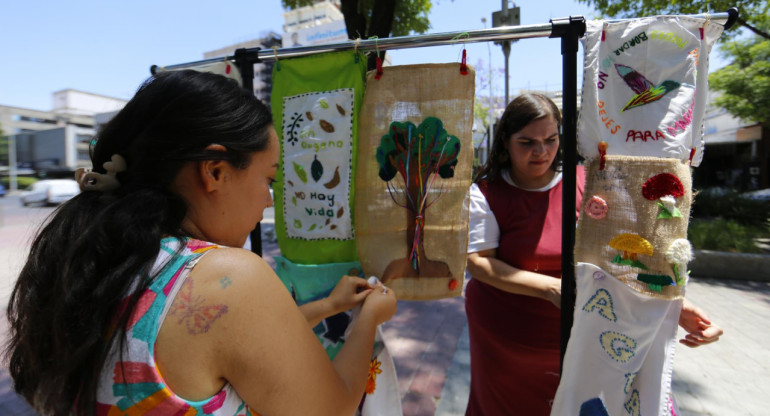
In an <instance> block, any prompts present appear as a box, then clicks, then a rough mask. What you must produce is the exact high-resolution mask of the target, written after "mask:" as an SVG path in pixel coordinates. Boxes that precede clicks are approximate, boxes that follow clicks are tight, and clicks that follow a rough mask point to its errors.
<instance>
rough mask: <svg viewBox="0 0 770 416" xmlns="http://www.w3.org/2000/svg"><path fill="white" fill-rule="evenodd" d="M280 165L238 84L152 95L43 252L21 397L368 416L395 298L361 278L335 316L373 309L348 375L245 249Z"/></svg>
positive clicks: (98, 147)
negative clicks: (368, 391)
mask: <svg viewBox="0 0 770 416" xmlns="http://www.w3.org/2000/svg"><path fill="white" fill-rule="evenodd" d="M278 157H279V143H278V139H277V137H276V134H275V131H274V130H273V127H272V119H271V116H270V113H269V111H268V109H267V108H266V107H265V106H264V105H263V104H262V103H261V102H260V101H259V100H257V99H256V98H255V97H254V96H253V95H251V94H250V93H249V92H246V91H244V90H242V89H241V88H240V87H239V86H238V85H237V83H235V82H234V81H231V80H227V79H225V78H224V77H222V76H219V75H213V74H206V73H198V72H193V71H179V72H167V73H161V74H158V75H156V76H154V77H152V78H150V79H149V80H148V81H147V82H145V83H144V84H143V85H142V86H141V87H140V89H139V91H138V92H137V93H136V95H135V96H134V98H133V99H131V101H130V102H129V103H128V104H127V105H126V106H125V108H124V109H123V110H121V111H120V112H119V113H118V114H117V115H116V116H115V117H114V119H113V120H111V121H110V122H109V123H108V124H107V125H106V126H105V127H104V128H103V129H102V130H101V131H100V133H99V134H98V137H97V140H96V144H95V146H94V147H93V149H92V156H91V160H92V162H93V167H94V170H93V172H79V173H78V175H77V176H78V180H79V182H80V184H81V189H82V190H83V191H82V192H81V193H80V195H78V196H76V197H75V198H73V199H72V200H70V201H69V202H67V203H65V204H63V205H62V206H61V207H60V208H59V209H58V210H57V211H56V212H55V213H54V215H53V216H52V217H51V218H50V220H49V221H48V222H47V224H46V225H45V226H44V228H42V230H41V231H40V232H39V234H38V235H37V236H36V238H35V240H34V242H33V245H32V248H31V251H30V254H29V257H28V259H27V262H26V264H25V266H24V268H23V270H22V272H21V274H20V276H19V279H18V281H17V283H16V287H15V289H14V291H13V295H12V298H11V301H10V304H9V305H8V318H9V320H10V323H11V339H10V342H9V344H8V346H7V353H8V359H9V370H10V373H11V376H12V377H13V379H14V382H15V388H16V391H17V392H19V393H20V394H22V395H23V396H24V397H25V398H26V399H27V400H28V401H29V402H30V403H32V404H33V406H34V407H35V408H37V409H38V410H39V411H41V412H42V413H45V414H52V415H70V414H75V415H112V414H120V415H123V414H144V413H150V412H152V413H153V414H168V415H182V414H185V415H187V414H204V413H205V414H216V415H220V414H222V415H224V414H227V415H235V414H238V415H242V414H243V415H245V414H256V413H262V414H325V415H339V414H352V413H353V412H354V410H355V409H356V407H357V405H358V404H359V402H360V400H361V397H362V395H363V393H364V387H365V384H366V379H367V373H368V364H369V359H370V354H371V351H372V346H373V339H374V333H375V328H376V326H377V325H378V324H380V323H382V322H383V321H385V320H387V319H389V318H390V317H391V316H392V315H393V313H395V303H396V302H395V297H394V296H393V292H392V291H389V290H385V289H384V288H380V287H377V288H370V287H362V286H363V285H362V284H361V283H360V282H359V281H356V280H353V279H352V278H351V279H348V280H347V281H348V282H349V286H348V288H349V293H348V294H346V296H347V297H343V299H344V300H345V302H347V304H340V301H339V299H338V300H337V301H335V302H330V304H333V305H332V306H329V309H330V310H329V311H327V312H328V313H330V314H333V313H336V311H332V310H331V309H348V308H349V307H352V306H353V305H354V304H355V303H358V302H361V301H363V302H362V303H363V305H362V309H361V312H360V314H359V318H358V319H357V320H356V323H355V326H354V328H353V330H352V332H351V333H350V336H349V338H348V340H347V342H346V343H345V345H344V347H343V349H342V351H340V353H339V354H338V355H337V357H336V358H335V360H334V362H331V361H330V360H329V359H328V358H327V356H326V354H325V352H324V350H323V348H322V347H321V345H320V344H319V343H318V341H317V340H316V338H315V337H314V335H313V332H312V330H311V329H310V327H309V325H308V323H307V321H306V320H305V318H304V317H303V315H302V313H301V312H300V310H299V309H298V308H297V307H296V305H295V304H294V302H293V300H292V298H291V296H290V294H289V293H288V292H287V291H286V289H285V288H284V286H283V285H282V283H281V282H280V281H279V280H278V278H277V276H276V275H275V273H274V272H273V271H272V270H271V269H270V267H269V266H268V265H267V263H265V262H264V261H263V260H262V259H261V258H260V257H258V256H257V255H255V254H253V253H251V252H248V251H246V250H243V249H240V248H229V247H241V246H243V244H244V242H245V240H246V238H247V236H248V235H249V232H250V231H251V230H252V229H254V227H255V225H256V224H257V223H258V222H259V221H260V220H261V218H262V211H263V210H264V208H266V207H268V206H271V205H272V199H271V197H270V193H269V186H270V183H271V182H272V180H273V178H274V176H275V174H276V170H277V168H278ZM356 288H358V289H364V290H363V291H356V290H355V289H356ZM356 292H360V293H356Z"/></svg>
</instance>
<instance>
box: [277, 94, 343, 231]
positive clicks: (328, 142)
mask: <svg viewBox="0 0 770 416" xmlns="http://www.w3.org/2000/svg"><path fill="white" fill-rule="evenodd" d="M353 92H354V91H353V88H343V89H339V90H334V91H325V92H313V93H307V94H300V95H295V96H292V97H284V99H283V120H284V123H283V124H284V125H283V146H282V149H283V153H284V154H283V178H284V182H283V183H284V189H283V214H284V222H285V224H286V233H287V234H288V236H289V237H291V238H303V239H308V240H317V239H338V240H349V239H352V238H353V226H352V221H351V216H350V209H349V208H348V207H349V205H348V201H349V200H350V175H351V169H352V161H353V143H352V139H351V137H352V128H353V104H354V101H353V100H354V97H353Z"/></svg>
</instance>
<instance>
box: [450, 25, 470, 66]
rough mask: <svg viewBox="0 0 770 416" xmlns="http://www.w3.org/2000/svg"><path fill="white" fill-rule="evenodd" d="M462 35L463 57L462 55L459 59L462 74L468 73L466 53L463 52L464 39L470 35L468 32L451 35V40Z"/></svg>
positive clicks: (457, 38)
mask: <svg viewBox="0 0 770 416" xmlns="http://www.w3.org/2000/svg"><path fill="white" fill-rule="evenodd" d="M463 36H465V39H464V40H463V57H462V60H461V61H460V73H461V74H462V75H468V65H467V64H466V56H467V55H466V52H465V41H466V40H467V39H468V38H469V37H470V35H468V32H464V33H460V34H459V35H457V36H455V37H453V38H452V40H459V39H460V38H462V37H463Z"/></svg>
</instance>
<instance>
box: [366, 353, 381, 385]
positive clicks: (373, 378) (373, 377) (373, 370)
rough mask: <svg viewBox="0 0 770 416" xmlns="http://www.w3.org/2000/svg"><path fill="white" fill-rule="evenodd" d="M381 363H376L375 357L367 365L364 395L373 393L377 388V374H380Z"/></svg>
mask: <svg viewBox="0 0 770 416" xmlns="http://www.w3.org/2000/svg"><path fill="white" fill-rule="evenodd" d="M381 365H382V363H381V362H380V361H377V357H375V358H373V359H372V361H371V362H370V363H369V376H368V377H366V390H365V391H366V394H372V393H374V390H375V389H376V388H377V374H380V373H382V370H381V369H380V366H381Z"/></svg>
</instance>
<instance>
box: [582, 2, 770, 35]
mask: <svg viewBox="0 0 770 416" xmlns="http://www.w3.org/2000/svg"><path fill="white" fill-rule="evenodd" d="M577 1H578V2H579V3H585V4H587V5H589V6H593V7H594V8H595V9H596V10H598V11H599V12H601V13H603V14H605V15H607V16H609V17H643V16H654V15H659V14H699V13H704V12H707V11H711V12H724V11H727V9H729V8H731V7H737V8H738V10H739V12H740V16H739V17H738V25H736V26H734V27H733V29H735V28H737V27H744V28H746V29H748V30H750V31H752V32H753V33H754V34H756V35H759V36H762V37H764V38H766V39H770V34H768V30H767V28H768V23H770V3H769V2H768V1H767V0H715V1H710V2H708V3H703V2H697V1H670V0H643V1H633V0H577ZM709 7H710V8H711V9H710V10H707V8H709ZM737 32H738V31H737V30H731V31H729V32H728V33H725V35H724V36H725V37H727V38H731V37H733V36H735V35H736V34H737Z"/></svg>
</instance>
